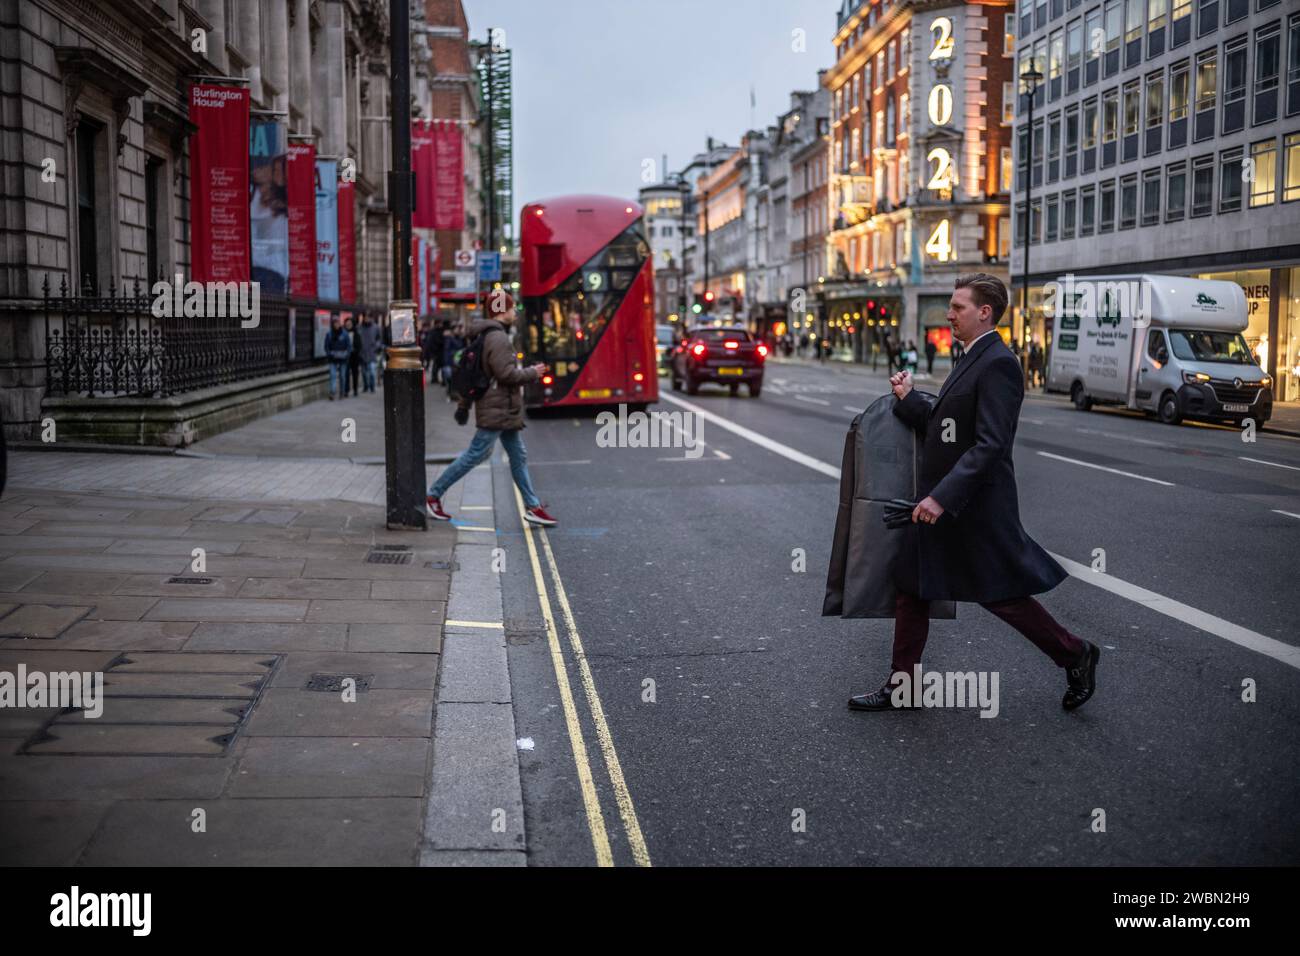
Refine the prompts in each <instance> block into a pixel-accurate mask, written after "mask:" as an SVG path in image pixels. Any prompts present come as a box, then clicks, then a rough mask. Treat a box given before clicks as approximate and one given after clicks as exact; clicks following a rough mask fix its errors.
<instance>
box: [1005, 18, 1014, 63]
mask: <svg viewBox="0 0 1300 956" xmlns="http://www.w3.org/2000/svg"><path fill="white" fill-rule="evenodd" d="M1002 20H1003V25H1002V55H1003V56H1011V54H1013V53H1015V52H1016V15H1015V14H1014V13H1008V14H1005V15H1004V16H1003V18H1002Z"/></svg>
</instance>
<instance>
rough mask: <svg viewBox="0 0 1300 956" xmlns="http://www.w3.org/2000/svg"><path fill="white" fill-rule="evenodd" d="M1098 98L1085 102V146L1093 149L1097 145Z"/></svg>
mask: <svg viewBox="0 0 1300 956" xmlns="http://www.w3.org/2000/svg"><path fill="white" fill-rule="evenodd" d="M1097 130H1098V124H1097V99H1096V97H1093V98H1092V99H1090V100H1088V101H1086V102H1085V103H1084V104H1083V148H1084V149H1092V148H1093V147H1095V146H1096V145H1097Z"/></svg>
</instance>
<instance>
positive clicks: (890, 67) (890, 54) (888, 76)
mask: <svg viewBox="0 0 1300 956" xmlns="http://www.w3.org/2000/svg"><path fill="white" fill-rule="evenodd" d="M893 78H894V44H893V43H892V42H891V43H886V44H885V81H886V82H888V81H889V80H892V79H893Z"/></svg>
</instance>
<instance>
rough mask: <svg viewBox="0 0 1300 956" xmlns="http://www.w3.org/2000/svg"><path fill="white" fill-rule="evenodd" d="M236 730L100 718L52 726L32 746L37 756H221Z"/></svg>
mask: <svg viewBox="0 0 1300 956" xmlns="http://www.w3.org/2000/svg"><path fill="white" fill-rule="evenodd" d="M231 729H233V724H232V725H229V726H226V727H213V726H210V725H202V724H195V725H177V724H172V725H150V726H142V725H134V724H104V723H100V722H99V720H83V721H82V722H81V723H64V724H55V725H52V726H51V727H50V728H49V729H48V730H47V734H48V736H47V737H46V738H45V739H43V740H41V741H39V742H37V743H33V744H31V745H29V746H28V748H27V753H28V754H29V755H31V756H32V757H33V759H36V758H44V757H46V756H50V755H57V754H72V755H77V754H98V755H109V754H127V755H144V754H169V755H170V754H177V755H186V756H196V757H202V756H213V757H218V756H220V755H221V754H223V753H225V750H226V745H225V742H224V741H223V740H219V739H217V738H219V737H223V736H224V735H226V734H227V733H229V732H230V730H231Z"/></svg>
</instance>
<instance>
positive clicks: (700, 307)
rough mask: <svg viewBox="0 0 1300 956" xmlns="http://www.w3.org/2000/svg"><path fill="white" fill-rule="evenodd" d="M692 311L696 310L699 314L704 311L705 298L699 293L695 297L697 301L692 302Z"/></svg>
mask: <svg viewBox="0 0 1300 956" xmlns="http://www.w3.org/2000/svg"><path fill="white" fill-rule="evenodd" d="M691 311H692V312H694V313H695V314H696V315H699V314H700V313H701V312H703V311H704V300H703V299H701V298H700V297H699V296H698V295H697V296H696V297H695V301H694V302H693V303H692V304H691Z"/></svg>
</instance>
